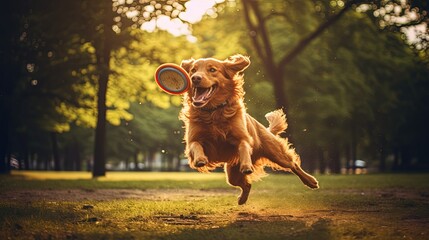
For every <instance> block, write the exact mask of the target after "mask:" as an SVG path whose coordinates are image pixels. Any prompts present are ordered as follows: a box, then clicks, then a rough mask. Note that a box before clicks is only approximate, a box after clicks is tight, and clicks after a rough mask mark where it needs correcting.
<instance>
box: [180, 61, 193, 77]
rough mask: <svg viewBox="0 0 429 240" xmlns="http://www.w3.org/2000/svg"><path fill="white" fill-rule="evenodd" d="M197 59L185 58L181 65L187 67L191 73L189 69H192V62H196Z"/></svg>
mask: <svg viewBox="0 0 429 240" xmlns="http://www.w3.org/2000/svg"><path fill="white" fill-rule="evenodd" d="M194 62H195V60H194V59H193V58H191V59H188V60H183V61H182V62H181V63H180V66H181V67H182V68H183V69H185V71H186V72H188V73H189V71H190V70H191V67H192V64H194Z"/></svg>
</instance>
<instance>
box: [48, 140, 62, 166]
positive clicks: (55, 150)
mask: <svg viewBox="0 0 429 240" xmlns="http://www.w3.org/2000/svg"><path fill="white" fill-rule="evenodd" d="M50 135H51V143H52V157H53V158H54V170H55V171H60V170H61V161H60V153H59V151H58V140H57V134H56V133H55V132H51V134H50Z"/></svg>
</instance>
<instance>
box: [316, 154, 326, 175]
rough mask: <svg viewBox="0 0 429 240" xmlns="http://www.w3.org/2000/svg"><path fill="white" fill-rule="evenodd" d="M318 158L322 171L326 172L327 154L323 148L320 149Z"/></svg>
mask: <svg viewBox="0 0 429 240" xmlns="http://www.w3.org/2000/svg"><path fill="white" fill-rule="evenodd" d="M317 152H318V155H319V156H318V158H319V163H320V164H319V166H320V173H322V174H324V173H326V159H325V154H324V152H323V149H322V148H319V149H318V151H317Z"/></svg>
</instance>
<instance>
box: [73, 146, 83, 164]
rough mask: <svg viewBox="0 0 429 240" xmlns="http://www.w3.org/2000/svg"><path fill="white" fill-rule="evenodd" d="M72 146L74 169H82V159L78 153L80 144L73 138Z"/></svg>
mask: <svg viewBox="0 0 429 240" xmlns="http://www.w3.org/2000/svg"><path fill="white" fill-rule="evenodd" d="M73 148H74V159H73V160H74V170H76V171H82V159H81V154H80V145H79V142H78V141H77V140H76V139H73Z"/></svg>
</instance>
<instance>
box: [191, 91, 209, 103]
mask: <svg viewBox="0 0 429 240" xmlns="http://www.w3.org/2000/svg"><path fill="white" fill-rule="evenodd" d="M209 92H210V88H196V89H195V91H194V96H193V97H192V99H193V100H194V102H202V101H204V99H205V97H206V96H207V95H208V94H209Z"/></svg>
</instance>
